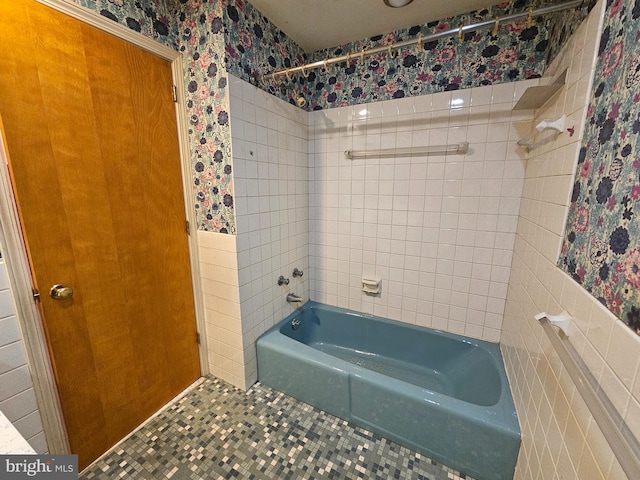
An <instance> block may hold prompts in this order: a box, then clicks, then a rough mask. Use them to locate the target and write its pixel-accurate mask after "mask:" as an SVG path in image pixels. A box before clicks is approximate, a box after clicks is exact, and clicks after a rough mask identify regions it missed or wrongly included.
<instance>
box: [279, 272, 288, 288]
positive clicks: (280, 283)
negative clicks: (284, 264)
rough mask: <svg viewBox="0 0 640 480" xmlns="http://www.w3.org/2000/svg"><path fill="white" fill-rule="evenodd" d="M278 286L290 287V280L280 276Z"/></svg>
mask: <svg viewBox="0 0 640 480" xmlns="http://www.w3.org/2000/svg"><path fill="white" fill-rule="evenodd" d="M278 285H280V286H282V285H289V279H288V278H284V276H283V275H280V276H279V277H278Z"/></svg>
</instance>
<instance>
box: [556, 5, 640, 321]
mask: <svg viewBox="0 0 640 480" xmlns="http://www.w3.org/2000/svg"><path fill="white" fill-rule="evenodd" d="M639 42H640V0H609V2H608V5H607V10H606V13H605V19H604V26H603V32H602V37H601V38H600V46H599V50H598V63H597V67H596V73H595V77H594V83H593V85H594V87H593V91H592V92H591V99H590V103H589V108H588V112H587V124H586V130H585V134H584V137H583V141H582V148H581V150H580V156H579V159H578V169H577V171H576V178H575V184H574V186H573V192H572V197H571V208H570V210H569V216H568V218H567V225H566V233H565V238H564V243H563V247H562V252H561V255H560V259H559V261H558V263H559V266H560V267H561V268H563V269H564V270H565V271H566V272H567V273H569V274H570V275H571V276H572V277H573V278H574V279H575V280H576V281H577V282H578V283H580V284H581V285H582V286H583V287H584V288H586V289H587V290H588V291H589V292H591V293H592V294H593V295H594V296H595V297H596V298H598V299H599V300H600V301H601V302H602V303H603V304H604V305H605V306H606V307H607V308H608V309H609V310H611V311H612V312H613V313H614V314H616V315H617V316H618V317H619V318H620V319H621V320H622V321H624V322H625V323H627V324H628V325H629V326H630V327H631V328H632V329H633V330H635V331H636V333H640V224H639V222H640V218H639V215H640V43H639Z"/></svg>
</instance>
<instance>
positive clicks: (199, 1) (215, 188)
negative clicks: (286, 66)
mask: <svg viewBox="0 0 640 480" xmlns="http://www.w3.org/2000/svg"><path fill="white" fill-rule="evenodd" d="M225 10H226V5H225V3H224V2H220V1H217V0H190V1H189V2H188V3H187V4H186V6H185V7H184V8H183V9H182V11H181V12H180V17H179V35H178V43H179V45H180V47H179V49H180V51H181V52H182V54H183V57H184V62H185V85H186V91H187V111H188V112H187V113H188V118H189V138H190V144H191V163H192V165H193V175H194V178H193V188H194V194H195V206H196V213H197V219H198V229H200V230H205V231H214V232H219V233H231V234H235V216H234V213H233V182H232V178H233V175H232V171H233V169H232V165H231V131H230V126H229V100H228V97H227V92H228V87H227V74H226V68H225V55H226V54H225V33H226V31H227V24H226V13H225Z"/></svg>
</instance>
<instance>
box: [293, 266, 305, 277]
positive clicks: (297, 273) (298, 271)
mask: <svg viewBox="0 0 640 480" xmlns="http://www.w3.org/2000/svg"><path fill="white" fill-rule="evenodd" d="M302 275H304V273H303V272H302V270H298V269H297V268H294V269H293V276H294V277H301V276H302Z"/></svg>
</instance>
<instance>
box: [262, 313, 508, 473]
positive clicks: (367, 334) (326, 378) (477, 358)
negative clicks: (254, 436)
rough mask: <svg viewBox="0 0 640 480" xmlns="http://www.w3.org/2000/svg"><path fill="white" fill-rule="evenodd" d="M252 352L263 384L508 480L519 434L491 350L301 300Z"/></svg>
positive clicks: (465, 469) (496, 352)
mask: <svg viewBox="0 0 640 480" xmlns="http://www.w3.org/2000/svg"><path fill="white" fill-rule="evenodd" d="M292 322H293V323H299V326H297V328H295V329H294V328H293V327H292ZM257 355H258V380H259V381H260V382H261V383H263V384H265V385H268V386H270V387H272V388H275V389H276V390H280V391H282V392H284V393H287V394H289V395H291V396H293V397H295V398H298V399H299V400H302V401H304V402H306V403H309V404H311V405H313V406H315V407H318V408H320V409H322V410H324V411H326V412H329V413H332V414H334V415H337V416H338V417H341V418H344V419H346V420H349V421H351V422H353V423H355V424H356V425H360V426H361V427H364V428H366V429H369V430H371V431H373V432H376V433H378V434H380V435H382V436H383V437H386V438H389V439H391V440H394V441H396V442H398V443H400V444H402V445H405V446H407V447H409V448H411V449H412V450H415V451H417V452H420V453H423V454H424V455H426V456H428V457H430V458H432V459H434V460H437V461H439V462H442V463H444V464H445V465H448V466H450V467H452V468H454V469H456V470H459V471H460V472H462V473H464V474H467V475H471V476H473V477H475V478H477V479H478V480H503V479H505V480H506V479H509V480H511V479H512V478H513V472H514V469H515V465H516V460H517V457H518V450H519V448H520V428H519V426H518V419H517V417H516V410H515V407H514V404H513V399H512V398H511V392H510V390H509V384H508V382H507V377H506V374H505V371H504V365H503V362H502V356H501V354H500V349H499V347H498V345H497V344H493V343H489V342H483V341H481V340H473V339H469V338H466V337H461V336H458V335H453V334H449V333H445V332H440V331H436V330H430V329H426V328H421V327H416V326H413V325H409V324H405V323H401V322H396V321H392V320H387V319H384V318H380V317H375V316H372V315H366V314H362V313H357V312H353V311H349V310H344V309H340V308H336V307H330V306H327V305H323V304H320V303H316V302H307V303H306V304H305V305H304V306H303V307H302V308H300V309H298V310H296V311H295V312H293V313H292V314H291V315H289V316H288V317H287V318H285V319H284V320H282V322H280V323H279V324H277V325H276V326H275V327H273V328H272V329H271V330H269V331H268V332H266V333H265V334H264V335H263V336H261V337H260V338H259V339H258V341H257Z"/></svg>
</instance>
